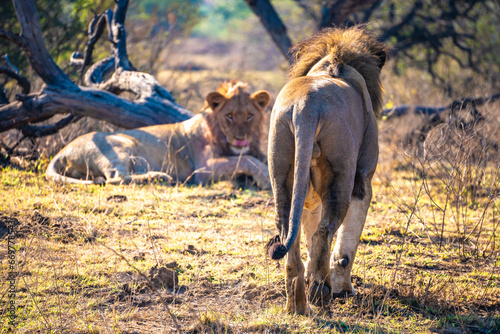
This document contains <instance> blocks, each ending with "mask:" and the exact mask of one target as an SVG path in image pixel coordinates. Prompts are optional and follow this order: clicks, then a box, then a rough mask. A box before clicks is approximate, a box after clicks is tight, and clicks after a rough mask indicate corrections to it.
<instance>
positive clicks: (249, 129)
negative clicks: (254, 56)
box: [45, 81, 270, 189]
mask: <svg viewBox="0 0 500 334" xmlns="http://www.w3.org/2000/svg"><path fill="white" fill-rule="evenodd" d="M269 101H270V95H269V93H268V92H267V91H263V90H262V91H257V92H255V93H253V94H249V93H247V92H246V91H245V84H243V83H242V82H233V81H231V82H229V83H228V82H225V83H223V84H221V85H220V86H219V88H218V89H217V91H215V92H212V93H210V94H208V95H207V97H206V102H205V107H204V110H203V111H202V112H201V113H199V114H198V115H196V116H194V117H193V118H191V119H189V120H187V121H184V122H181V123H176V124H164V125H154V126H147V127H142V128H137V129H133V130H126V131H119V132H113V133H102V132H92V133H88V134H86V135H83V136H81V137H78V138H76V139H75V140H74V141H72V142H71V143H70V144H68V145H67V146H66V147H65V148H63V149H62V150H61V151H60V152H59V153H58V154H57V155H56V156H55V157H54V159H53V160H52V161H51V162H50V164H49V166H48V168H47V171H46V174H45V176H46V178H47V179H49V180H53V181H56V182H65V183H79V184H92V183H100V184H102V183H106V184H122V183H125V184H127V183H131V182H133V183H141V182H148V181H151V180H157V179H162V180H166V181H171V182H187V181H192V182H194V183H207V182H210V181H212V180H213V181H217V180H221V179H230V178H232V177H234V176H235V175H238V174H245V175H249V176H252V177H253V179H254V181H255V182H256V183H257V185H258V186H259V187H261V188H263V189H268V188H270V183H269V177H268V175H269V174H268V169H267V166H266V165H265V164H264V163H263V162H262V161H263V160H265V155H264V154H263V153H262V152H261V150H260V139H261V131H262V125H263V124H264V119H265V108H266V107H267V105H268V104H269Z"/></svg>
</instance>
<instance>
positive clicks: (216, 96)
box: [206, 92, 226, 110]
mask: <svg viewBox="0 0 500 334" xmlns="http://www.w3.org/2000/svg"><path fill="white" fill-rule="evenodd" d="M206 100H207V103H208V106H209V107H210V109H212V110H215V108H217V107H218V106H220V105H221V104H222V103H224V101H226V98H225V97H224V95H222V94H221V93H219V92H212V93H210V94H208V95H207V98H206Z"/></svg>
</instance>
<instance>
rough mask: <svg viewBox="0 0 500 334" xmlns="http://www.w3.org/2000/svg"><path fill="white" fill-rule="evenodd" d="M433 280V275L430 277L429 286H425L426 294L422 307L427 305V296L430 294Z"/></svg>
mask: <svg viewBox="0 0 500 334" xmlns="http://www.w3.org/2000/svg"><path fill="white" fill-rule="evenodd" d="M431 281H432V277H429V282H428V283H427V286H426V287H425V295H424V301H423V302H422V308H424V307H425V302H426V301H427V296H428V295H429V287H430V286H431Z"/></svg>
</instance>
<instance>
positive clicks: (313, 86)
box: [268, 27, 387, 314]
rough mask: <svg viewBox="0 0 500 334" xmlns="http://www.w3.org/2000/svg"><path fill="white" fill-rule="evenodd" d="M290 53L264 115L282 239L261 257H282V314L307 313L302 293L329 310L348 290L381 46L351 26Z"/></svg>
mask: <svg viewBox="0 0 500 334" xmlns="http://www.w3.org/2000/svg"><path fill="white" fill-rule="evenodd" d="M292 52H293V54H294V55H295V61H294V63H293V64H292V66H291V69H290V73H289V81H288V83H287V84H286V85H285V86H284V87H283V89H282V90H281V92H280V93H279V95H278V97H277V99H276V103H275V105H274V108H273V111H272V115H271V124H270V133H269V150H268V159H269V174H270V177H271V184H272V188H273V193H274V198H275V203H276V225H277V227H278V230H279V232H280V235H278V236H276V237H274V238H273V239H271V240H270V242H269V243H268V253H269V256H270V257H271V258H273V259H280V258H282V257H284V256H285V255H287V257H286V260H285V267H286V268H285V272H286V274H285V281H286V293H287V304H286V309H287V311H288V312H296V313H301V314H307V313H308V312H309V307H308V304H307V296H308V298H309V300H310V301H311V302H313V303H315V304H316V305H327V304H328V302H329V300H330V298H331V297H332V296H333V297H336V296H344V295H346V294H354V289H353V287H352V285H351V269H352V265H353V262H354V258H355V256H356V250H357V247H358V244H359V239H360V236H361V232H362V229H363V226H364V223H365V219H366V214H367V211H368V207H369V205H370V200H371V196H372V188H371V179H372V176H373V173H374V172H375V168H376V166H377V160H378V139H377V122H376V117H377V116H378V115H379V114H380V112H381V109H382V86H381V82H380V70H381V68H382V66H383V65H384V63H385V59H386V56H387V48H386V46H385V45H384V44H382V43H380V42H378V41H377V39H376V38H375V37H373V36H372V35H370V34H369V33H368V32H367V31H366V30H365V29H364V28H363V27H353V28H350V29H333V28H330V29H325V30H323V31H321V32H319V33H318V34H316V35H314V36H312V37H310V38H308V39H306V40H305V41H303V42H301V43H299V44H298V45H296V46H295V47H294V48H293V49H292ZM301 225H302V232H303V233H304V234H305V239H306V246H307V257H308V260H307V262H306V264H305V268H304V264H303V263H302V260H301V257H300V245H299V243H300V232H301V231H300V226H301ZM336 232H337V237H336V242H335V247H334V249H333V254H332V255H331V259H330V253H331V245H332V241H333V237H334V234H335V233H336ZM280 237H281V238H280ZM281 240H283V243H281ZM306 284H307V289H306Z"/></svg>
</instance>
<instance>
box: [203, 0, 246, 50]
mask: <svg viewBox="0 0 500 334" xmlns="http://www.w3.org/2000/svg"><path fill="white" fill-rule="evenodd" d="M252 15H253V14H252V12H251V10H250V9H249V8H248V6H247V4H246V3H245V2H244V1H243V0H213V1H210V2H208V1H206V2H204V3H203V5H202V6H201V7H200V18H199V22H198V24H197V25H196V26H195V27H194V29H193V35H194V36H197V37H207V38H210V39H215V40H225V41H230V40H234V39H237V38H239V37H240V36H239V35H238V34H237V33H236V32H237V31H239V30H241V29H240V28H242V25H243V24H244V22H245V21H246V19H248V18H249V17H251V16H252Z"/></svg>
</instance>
